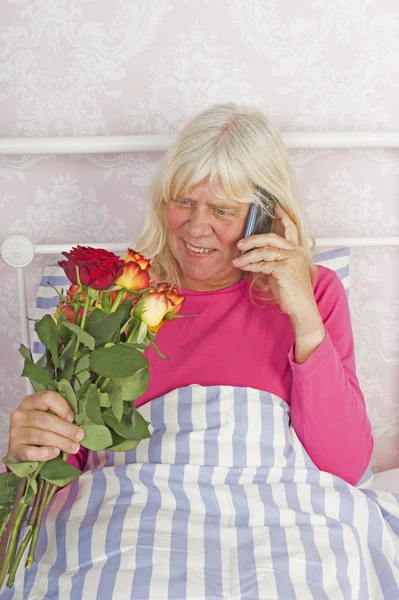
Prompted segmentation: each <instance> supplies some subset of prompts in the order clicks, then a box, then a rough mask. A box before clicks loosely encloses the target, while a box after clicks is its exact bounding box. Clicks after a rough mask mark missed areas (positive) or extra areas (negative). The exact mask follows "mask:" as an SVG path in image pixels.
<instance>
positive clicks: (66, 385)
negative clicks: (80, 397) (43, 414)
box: [57, 379, 78, 415]
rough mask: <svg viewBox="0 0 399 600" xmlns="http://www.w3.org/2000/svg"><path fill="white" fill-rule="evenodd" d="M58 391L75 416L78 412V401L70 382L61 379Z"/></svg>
mask: <svg viewBox="0 0 399 600" xmlns="http://www.w3.org/2000/svg"><path fill="white" fill-rule="evenodd" d="M57 390H58V392H59V393H60V394H61V396H63V397H64V398H65V400H67V401H68V403H69V406H70V407H71V409H72V412H73V414H74V415H76V413H77V412H78V401H77V399H76V394H75V392H74V391H73V388H72V386H71V384H70V382H69V381H67V380H66V379H61V380H60V381H59V382H58V383H57Z"/></svg>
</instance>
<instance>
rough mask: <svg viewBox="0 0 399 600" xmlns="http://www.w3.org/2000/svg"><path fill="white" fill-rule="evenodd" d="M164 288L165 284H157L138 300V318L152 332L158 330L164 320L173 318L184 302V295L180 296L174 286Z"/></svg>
mask: <svg viewBox="0 0 399 600" xmlns="http://www.w3.org/2000/svg"><path fill="white" fill-rule="evenodd" d="M166 288H167V284H163V283H162V284H159V285H158V286H157V287H156V288H155V289H154V290H151V291H150V292H149V293H148V294H147V295H146V296H145V297H144V298H143V300H142V302H140V309H139V310H140V311H141V312H140V318H141V320H142V321H144V323H145V324H146V325H147V327H148V329H149V330H150V331H152V332H154V333H156V332H157V331H159V329H160V328H161V327H162V325H163V324H164V323H165V322H166V321H168V320H172V319H173V317H174V315H176V314H177V313H178V312H179V310H180V308H181V307H182V305H183V302H184V296H181V295H180V294H179V293H178V291H177V289H176V288H172V289H170V288H169V289H166Z"/></svg>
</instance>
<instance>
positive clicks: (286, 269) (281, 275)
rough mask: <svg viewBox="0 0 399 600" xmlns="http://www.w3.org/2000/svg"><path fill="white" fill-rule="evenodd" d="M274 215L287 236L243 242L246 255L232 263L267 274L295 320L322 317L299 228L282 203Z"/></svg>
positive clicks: (271, 235) (282, 305)
mask: <svg viewBox="0 0 399 600" xmlns="http://www.w3.org/2000/svg"><path fill="white" fill-rule="evenodd" d="M275 216H276V218H277V219H279V220H280V221H281V224H282V226H283V228H284V237H281V236H279V235H277V234H276V233H263V234H259V235H252V236H250V237H248V238H245V239H243V240H240V241H239V242H238V244H237V245H238V248H239V249H240V250H241V251H243V250H244V251H245V254H243V255H242V256H240V257H239V258H237V259H235V260H234V261H233V264H234V266H235V267H237V268H238V269H241V270H243V271H250V272H252V273H263V274H264V275H268V283H269V285H270V289H271V291H272V293H273V295H274V297H275V299H276V300H277V302H278V303H279V305H280V309H281V310H282V311H283V312H284V313H286V314H288V315H289V316H290V317H291V318H292V319H296V318H302V317H303V316H307V315H312V314H313V315H319V311H318V308H317V304H316V300H315V297H314V293H313V286H312V281H311V277H310V271H309V265H308V262H307V260H306V256H305V251H304V250H303V248H302V246H300V245H299V235H298V230H297V227H296V225H295V223H294V222H293V221H292V220H291V219H290V217H289V215H288V214H287V213H286V211H285V210H284V209H283V208H282V207H281V206H280V205H279V204H276V208H275Z"/></svg>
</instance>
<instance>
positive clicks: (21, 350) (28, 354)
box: [18, 344, 33, 360]
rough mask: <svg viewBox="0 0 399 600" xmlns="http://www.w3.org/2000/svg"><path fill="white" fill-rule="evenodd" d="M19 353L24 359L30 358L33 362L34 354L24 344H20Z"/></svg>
mask: <svg viewBox="0 0 399 600" xmlns="http://www.w3.org/2000/svg"><path fill="white" fill-rule="evenodd" d="M18 352H19V353H20V354H21V356H22V358H28V359H29V360H33V359H32V352H31V351H30V350H29V348H27V347H26V346H24V345H23V344H20V346H19V348H18Z"/></svg>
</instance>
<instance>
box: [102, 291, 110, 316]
mask: <svg viewBox="0 0 399 600" xmlns="http://www.w3.org/2000/svg"><path fill="white" fill-rule="evenodd" d="M101 308H102V309H103V310H104V311H105V312H107V313H108V311H109V309H110V308H111V303H110V301H109V295H108V294H103V296H102V299H101Z"/></svg>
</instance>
